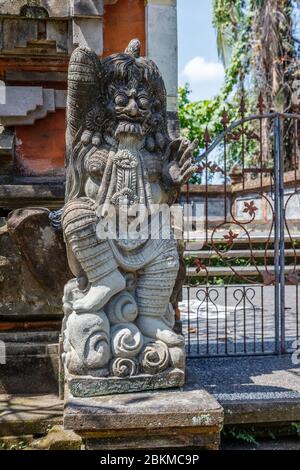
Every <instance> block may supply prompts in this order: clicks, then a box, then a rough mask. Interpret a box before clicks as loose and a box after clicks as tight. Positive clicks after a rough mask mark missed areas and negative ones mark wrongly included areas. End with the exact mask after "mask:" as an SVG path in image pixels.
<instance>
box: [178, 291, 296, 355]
mask: <svg viewBox="0 0 300 470" xmlns="http://www.w3.org/2000/svg"><path fill="white" fill-rule="evenodd" d="M183 294H184V298H183V302H182V303H181V304H180V310H181V320H182V322H183V331H184V334H185V337H186V339H187V342H188V346H189V354H190V355H199V354H200V355H204V354H206V355H208V354H225V353H228V354H235V353H249V354H251V353H262V352H270V353H271V352H274V351H275V313H274V312H275V305H274V294H275V291H274V287H272V286H264V287H262V286H251V285H248V286H247V287H243V286H228V287H224V286H220V287H218V286H213V287H210V288H209V289H208V290H206V288H205V287H199V288H190V290H189V297H188V291H187V288H184V291H183ZM299 294H300V289H299V285H298V286H286V309H285V322H286V342H287V347H288V349H289V350H291V349H293V342H294V341H295V340H297V339H299V337H300V295H299Z"/></svg>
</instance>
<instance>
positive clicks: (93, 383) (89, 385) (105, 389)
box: [67, 369, 184, 397]
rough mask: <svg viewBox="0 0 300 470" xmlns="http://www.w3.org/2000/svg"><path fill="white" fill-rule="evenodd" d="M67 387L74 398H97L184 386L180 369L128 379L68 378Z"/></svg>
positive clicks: (182, 373) (133, 376)
mask: <svg viewBox="0 0 300 470" xmlns="http://www.w3.org/2000/svg"><path fill="white" fill-rule="evenodd" d="M67 385H68V388H69V390H70V393H71V394H72V395H73V396H74V397H97V396H102V395H113V394H117V393H129V392H141V391H143V390H157V389H160V388H175V387H182V386H183V385H184V372H183V371H182V370H180V369H173V370H170V371H165V372H161V373H159V374H155V375H132V376H130V377H128V378H119V377H108V378H96V377H71V376H68V379H67Z"/></svg>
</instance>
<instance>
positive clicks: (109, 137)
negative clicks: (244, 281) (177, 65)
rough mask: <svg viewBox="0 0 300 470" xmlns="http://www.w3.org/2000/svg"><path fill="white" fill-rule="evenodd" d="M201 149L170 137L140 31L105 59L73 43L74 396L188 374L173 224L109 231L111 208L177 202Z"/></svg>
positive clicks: (67, 363) (68, 364) (68, 317)
mask: <svg viewBox="0 0 300 470" xmlns="http://www.w3.org/2000/svg"><path fill="white" fill-rule="evenodd" d="M196 147H197V142H193V143H192V144H191V143H190V142H189V141H187V140H180V139H176V140H173V141H171V139H170V137H169V134H168V129H167V113H166V90H165V86H164V83H163V80H162V77H161V74H160V72H159V70H158V68H157V66H156V65H155V64H154V63H153V62H152V61H151V60H149V59H147V58H144V57H140V42H139V41H138V40H137V39H134V40H132V41H131V42H130V44H129V45H128V47H127V49H126V50H125V52H124V53H121V54H115V55H112V56H110V57H107V58H105V59H103V60H100V59H99V58H98V56H97V55H96V54H95V53H94V52H92V51H91V50H89V49H86V48H77V49H76V50H75V51H74V52H73V54H72V56H71V60H70V65H69V75H68V102H67V187H66V202H65V206H64V209H63V214H62V227H63V233H64V239H65V243H66V247H67V254H68V262H69V266H70V269H71V271H72V273H73V274H74V276H75V279H72V280H70V281H69V282H68V283H67V284H66V286H65V291H64V298H63V305H64V313H65V317H64V322H63V347H64V352H63V362H64V367H65V372H66V374H67V379H68V378H69V379H70V378H71V379H74V378H76V381H75V383H76V384H77V388H76V387H74V388H73V389H72V393H73V394H74V395H76V394H77V395H86V396H88V395H89V394H91V395H102V394H106V393H114V392H117V393H118V392H120V393H121V392H125V391H131V390H132V391H133V390H134V391H137V390H145V389H155V388H165V387H173V386H181V385H183V383H184V365H185V352H184V340H183V337H182V336H181V335H178V334H176V333H175V332H174V331H173V327H174V310H173V308H172V305H171V303H170V297H171V294H172V290H173V287H174V284H175V280H176V276H177V272H178V268H179V261H178V253H177V247H176V240H175V239H174V236H173V233H172V229H171V230H170V237H169V238H167V239H163V238H162V237H160V236H159V235H158V236H156V237H150V236H146V237H145V236H144V235H143V233H141V234H140V235H139V236H138V237H137V238H136V239H126V238H122V237H121V236H120V235H118V236H116V237H115V238H110V237H104V236H102V235H101V233H103V230H102V229H103V227H104V225H105V223H106V216H107V214H108V213H110V210H111V209H110V208H113V209H114V210H115V211H116V213H117V214H118V215H120V211H121V210H122V209H123V208H124V207H126V208H128V207H132V206H134V205H137V204H138V205H143V206H144V208H145V209H146V211H148V212H147V214H151V213H154V212H155V210H156V209H155V207H156V206H157V205H158V204H168V205H170V204H172V203H173V202H174V201H175V200H176V198H177V196H178V194H179V191H180V187H181V185H183V184H184V183H186V182H187V181H188V180H189V178H190V176H191V174H192V173H193V172H194V171H195V168H194V167H193V165H192V159H193V154H194V151H195V149H196ZM128 217H129V216H128ZM147 220H148V219H147ZM99 233H100V235H99ZM87 378H88V379H89V380H90V379H91V378H93V379H94V380H93V389H92V390H91V391H90V390H89V388H88V386H85V385H84V383H89V384H90V382H85V380H87ZM79 379H80V380H79ZM70 383H71V382H70ZM78 384H80V385H79V386H78Z"/></svg>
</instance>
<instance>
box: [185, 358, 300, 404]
mask: <svg viewBox="0 0 300 470" xmlns="http://www.w3.org/2000/svg"><path fill="white" fill-rule="evenodd" d="M188 365H189V366H190V367H191V369H192V372H193V373H194V374H195V376H196V377H197V380H198V381H199V382H200V383H201V385H202V386H203V387H204V388H205V389H206V390H208V391H209V392H210V393H212V394H213V395H214V396H215V397H216V398H217V399H218V400H219V401H220V402H221V403H224V402H228V401H250V400H281V399H296V400H299V399H300V365H294V364H293V363H292V360H291V356H289V355H287V356H282V357H277V356H266V357H227V358H200V359H190V360H188Z"/></svg>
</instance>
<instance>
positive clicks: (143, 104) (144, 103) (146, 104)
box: [138, 95, 150, 109]
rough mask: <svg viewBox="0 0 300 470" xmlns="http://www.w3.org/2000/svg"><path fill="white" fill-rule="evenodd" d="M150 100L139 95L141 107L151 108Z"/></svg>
mask: <svg viewBox="0 0 300 470" xmlns="http://www.w3.org/2000/svg"><path fill="white" fill-rule="evenodd" d="M149 104H150V103H149V100H148V98H147V97H146V96H143V95H142V96H139V97H138V105H139V107H140V108H141V109H147V108H149Z"/></svg>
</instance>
